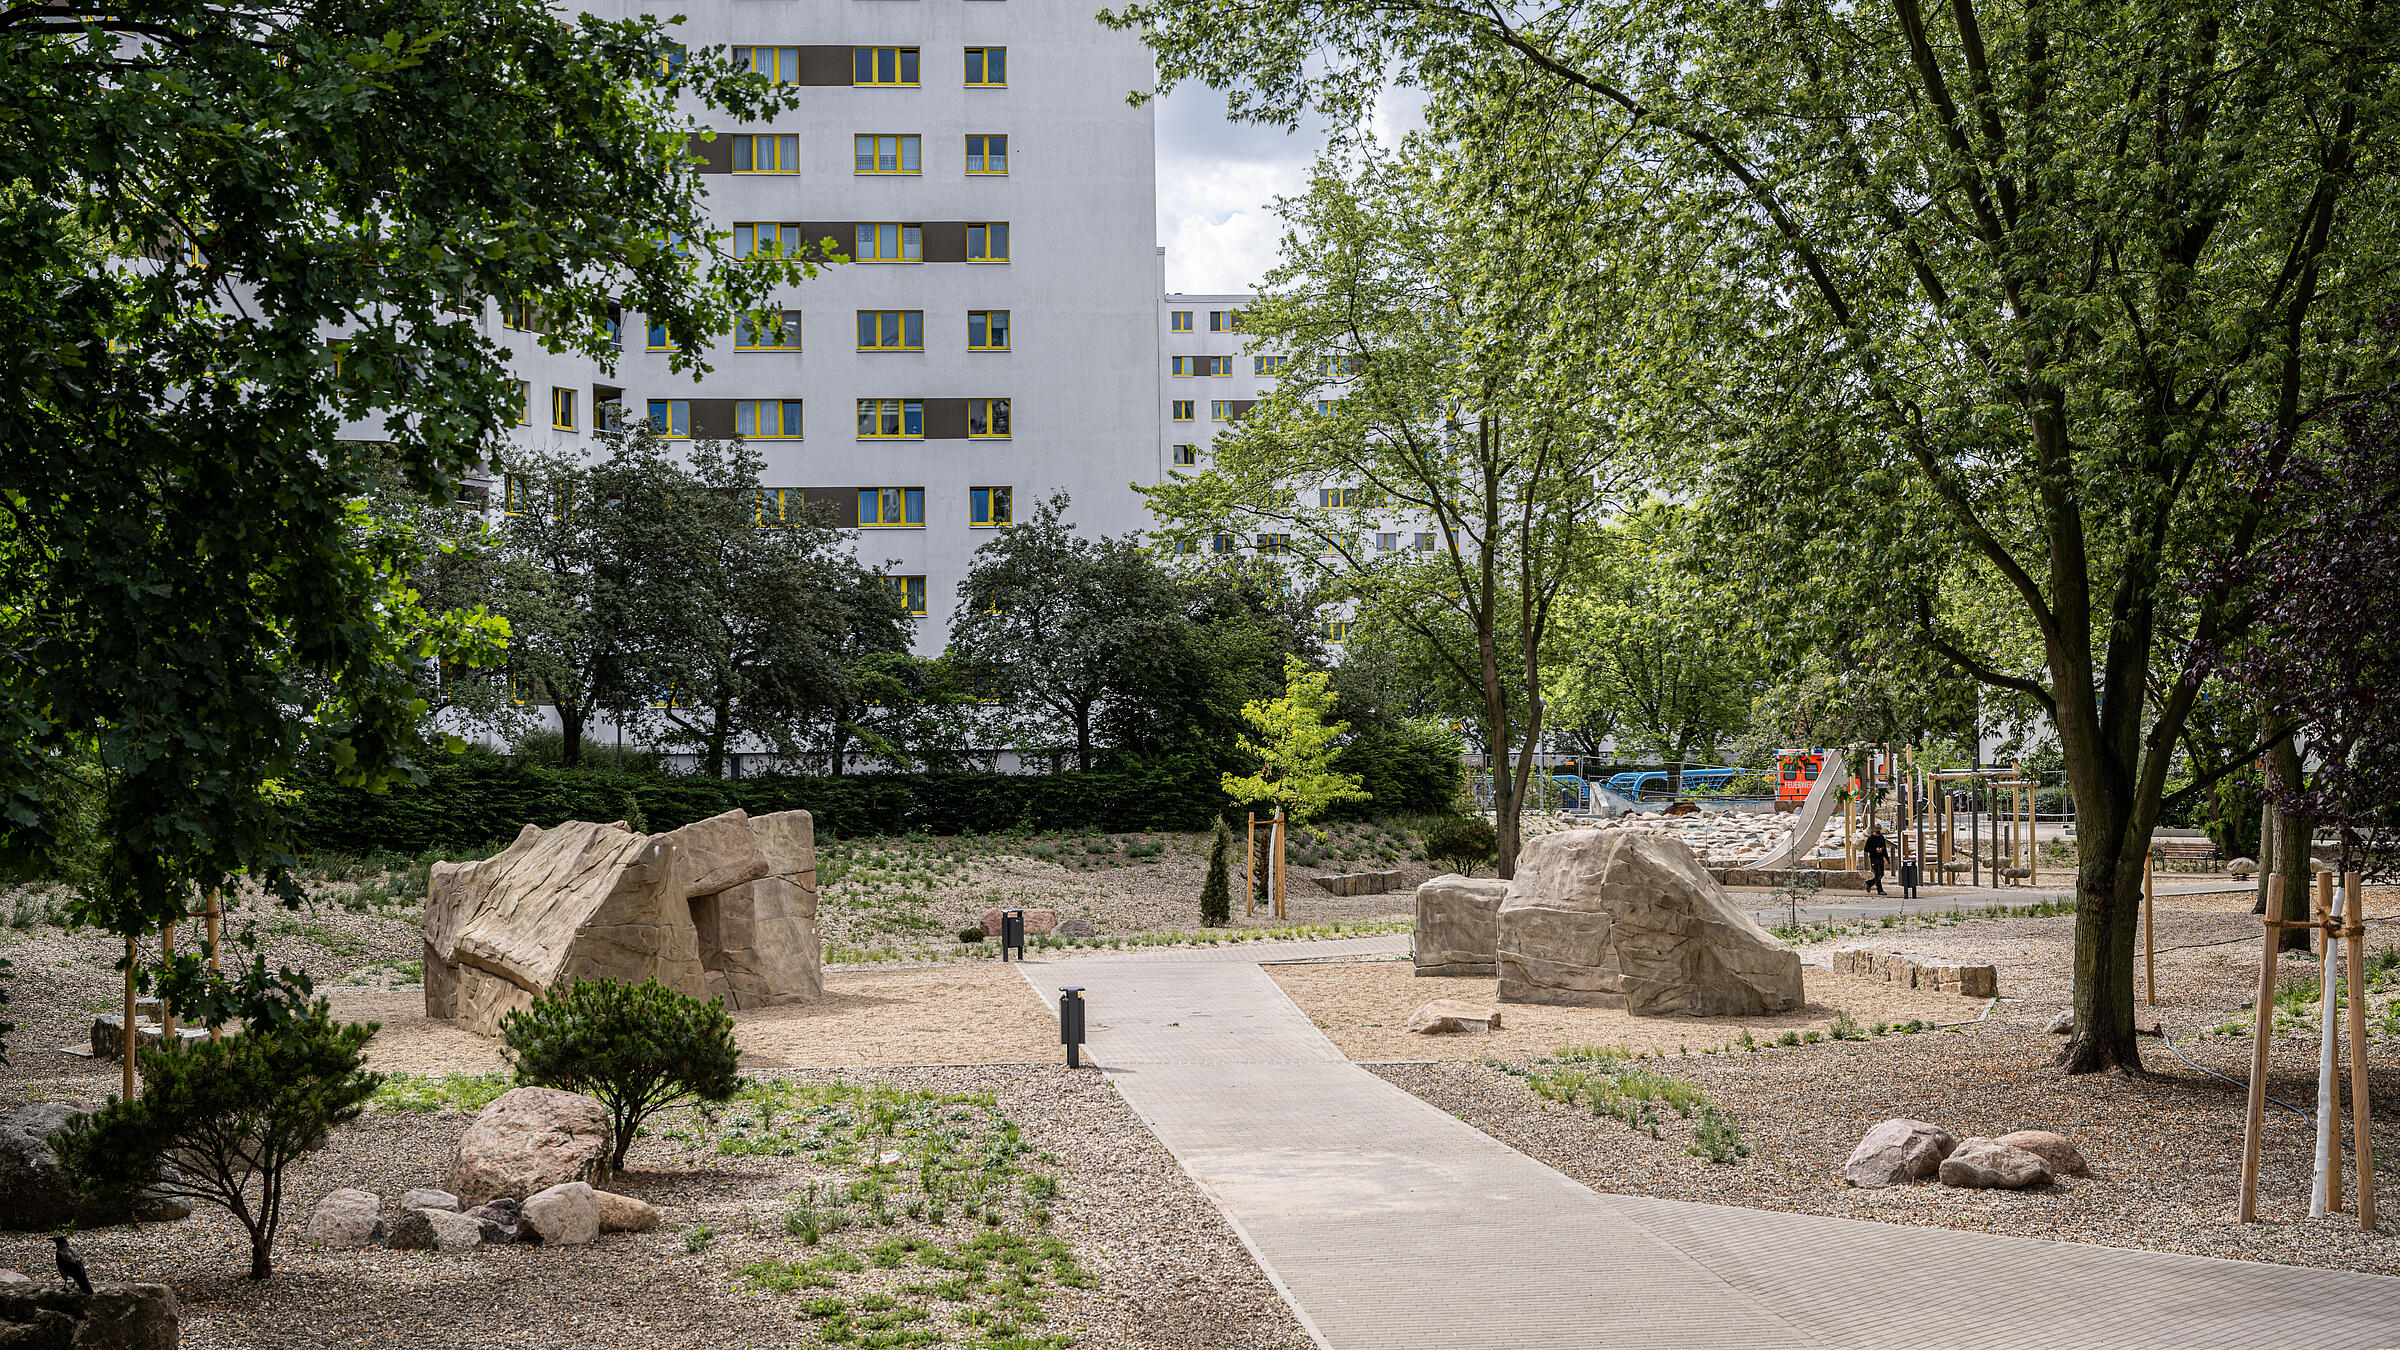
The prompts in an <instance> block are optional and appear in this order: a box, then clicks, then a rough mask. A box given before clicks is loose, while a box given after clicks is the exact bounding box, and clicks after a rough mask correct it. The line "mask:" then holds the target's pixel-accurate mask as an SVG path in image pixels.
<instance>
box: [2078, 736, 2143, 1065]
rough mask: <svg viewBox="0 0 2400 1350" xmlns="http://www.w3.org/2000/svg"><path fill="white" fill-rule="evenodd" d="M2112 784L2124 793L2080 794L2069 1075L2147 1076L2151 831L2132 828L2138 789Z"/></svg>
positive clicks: (2095, 775)
mask: <svg viewBox="0 0 2400 1350" xmlns="http://www.w3.org/2000/svg"><path fill="white" fill-rule="evenodd" d="M2072 772H2073V770H2072V766H2070V774H2072ZM2088 776H2090V777H2097V776H2098V775H2097V774H2093V775H2088ZM2110 786H2111V787H2114V788H2116V789H2117V790H2116V791H2110V790H2108V789H2106V788H2104V789H2103V790H2102V791H2100V792H2097V793H2094V794H2092V799H2088V800H2087V799H2086V797H2085V795H2084V794H2083V793H2081V792H2078V793H2077V794H2076V801H2077V803H2078V805H2077V807H2076V823H2075V851H2076V867H2075V1035H2074V1039H2073V1040H2071V1041H2069V1042H2068V1043H2067V1048H2066V1049H2065V1050H2063V1051H2061V1052H2060V1053H2059V1056H2058V1063H2059V1065H2060V1067H2062V1068H2064V1069H2065V1070H2066V1071H2067V1072H2068V1073H2098V1072H2101V1071H2102V1070H2107V1069H2121V1070H2124V1071H2126V1072H2130V1073H2140V1072H2141V1071H2142V1054H2141V1048H2140V1046H2139V1045H2138V1044H2137V1043H2136V1041H2135V1038H2134V1031H2133V998H2134V993H2133V957H2134V947H2135V943H2136V941H2137V939H2138V938H2139V937H2140V924H2141V913H2142V860H2143V857H2144V856H2145V855H2146V854H2147V852H2148V850H2149V844H2150V840H2149V831H2148V830H2147V829H2144V830H2143V831H2141V834H2142V837H2141V838H2139V839H2136V838H2134V837H2133V831H2132V830H2131V829H2129V828H2128V824H2129V820H2128V818H2129V817H2130V816H2131V815H2132V812H2131V811H2129V810H2128V809H2127V807H2129V806H2130V805H2131V804H2132V803H2131V802H2130V800H2129V799H2130V798H2131V796H2132V795H2133V794H2132V791H2131V788H2132V784H2131V783H2124V784H2112V785H2110Z"/></svg>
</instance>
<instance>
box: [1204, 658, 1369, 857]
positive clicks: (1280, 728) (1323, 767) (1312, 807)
mask: <svg viewBox="0 0 2400 1350" xmlns="http://www.w3.org/2000/svg"><path fill="white" fill-rule="evenodd" d="M1332 717H1333V690H1332V689H1331V687H1330V677H1329V676H1328V675H1327V674H1326V673H1325V672H1324V671H1321V670H1310V669H1309V668H1308V667H1307V666H1305V665H1303V664H1301V662H1300V660H1299V658H1298V657H1286V658H1285V659H1284V665H1283V694H1282V695H1281V696H1280V697H1277V698H1272V699H1262V700H1256V701H1253V702H1250V703H1245V704H1243V705H1242V720H1243V721H1245V722H1248V723H1249V724H1250V729H1251V730H1252V731H1254V732H1256V733H1257V734H1258V739H1256V740H1252V739H1251V738H1250V737H1248V736H1241V737H1237V738H1236V739H1235V741H1234V748H1235V749H1237V750H1239V751H1241V752H1242V753H1244V754H1246V755H1249V756H1252V757H1253V758H1255V759H1256V760H1257V761H1258V772H1256V773H1252V774H1231V773H1229V774H1226V775H1225V776H1224V779H1223V782H1224V785H1225V795H1227V796H1229V797H1231V798H1233V799H1234V800H1235V801H1236V802H1240V803H1242V804H1243V805H1246V806H1247V805H1256V804H1259V803H1268V804H1272V805H1275V806H1279V807H1281V808H1282V809H1283V813H1284V818H1285V819H1286V820H1288V821H1290V822H1292V823H1293V824H1295V825H1305V824H1307V823H1308V822H1309V821H1312V820H1315V819H1316V818H1317V817H1319V816H1321V815H1323V814H1325V809H1326V808H1327V807H1330V806H1332V805H1333V804H1334V803H1336V802H1352V801H1363V800H1365V799H1366V795H1367V794H1366V793H1364V792H1362V791H1360V790H1359V780H1358V779H1357V777H1356V776H1355V775H1351V774H1345V773H1336V772H1334V771H1333V767H1332V765H1333V760H1334V756H1335V755H1336V754H1337V753H1338V750H1339V745H1338V743H1339V742H1340V740H1341V737H1342V733H1343V732H1345V731H1348V730H1349V729H1350V724H1349V723H1347V722H1336V721H1333V720H1331V719H1332Z"/></svg>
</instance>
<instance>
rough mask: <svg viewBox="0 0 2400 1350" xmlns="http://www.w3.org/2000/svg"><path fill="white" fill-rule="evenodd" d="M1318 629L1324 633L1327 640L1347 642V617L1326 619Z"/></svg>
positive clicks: (1348, 624)
mask: <svg viewBox="0 0 2400 1350" xmlns="http://www.w3.org/2000/svg"><path fill="white" fill-rule="evenodd" d="M1318 631H1319V632H1321V633H1323V634H1324V636H1325V640H1326V641H1327V642H1348V641H1349V640H1350V621H1349V620H1348V619H1327V620H1326V621H1325V623H1324V625H1323V627H1322V628H1320V629H1319V630H1318Z"/></svg>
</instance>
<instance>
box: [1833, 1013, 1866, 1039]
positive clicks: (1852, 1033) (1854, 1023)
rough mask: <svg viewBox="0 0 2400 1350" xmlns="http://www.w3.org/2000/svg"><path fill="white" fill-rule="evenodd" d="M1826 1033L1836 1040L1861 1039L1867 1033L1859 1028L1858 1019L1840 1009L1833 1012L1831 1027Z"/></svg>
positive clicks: (1864, 1037)
mask: <svg viewBox="0 0 2400 1350" xmlns="http://www.w3.org/2000/svg"><path fill="white" fill-rule="evenodd" d="M1828 1034H1830V1035H1831V1036H1832V1037H1833V1038H1834V1039H1835V1040H1837V1041H1863V1040H1865V1039H1866V1038H1867V1033H1866V1032H1864V1031H1862V1030H1860V1029H1859V1025H1858V1019H1857V1018H1855V1017H1852V1016H1851V1015H1850V1014H1849V1013H1848V1012H1846V1011H1843V1010H1840V1009H1836V1010H1835V1012H1834V1014H1833V1027H1832V1028H1831V1030H1830V1032H1829V1033H1828Z"/></svg>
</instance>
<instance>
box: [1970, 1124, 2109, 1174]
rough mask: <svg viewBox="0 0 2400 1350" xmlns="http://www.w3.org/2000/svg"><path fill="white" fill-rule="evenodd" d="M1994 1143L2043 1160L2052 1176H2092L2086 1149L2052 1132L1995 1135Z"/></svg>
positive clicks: (2020, 1132)
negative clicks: (2085, 1155) (2085, 1158)
mask: <svg viewBox="0 0 2400 1350" xmlns="http://www.w3.org/2000/svg"><path fill="white" fill-rule="evenodd" d="M1992 1142H1993V1143H1995V1144H2006V1145H2007V1146H2009V1147H2010V1148H2021V1149H2023V1150H2025V1151H2026V1152H2027V1153H2030V1154H2032V1155H2033V1156H2035V1157H2037V1158H2039V1159H2041V1160H2042V1166H2044V1167H2047V1168H2049V1169H2050V1174H2051V1175H2052V1176H2059V1177H2088V1176H2090V1175H2091V1174H2092V1165H2091V1164H2090V1163H2088V1162H2086V1161H2084V1157H2083V1150H2081V1149H2079V1148H2077V1147H2075V1141H2074V1140H2072V1139H2069V1138H2067V1137H2066V1136H2065V1135H2063V1134H2058V1133H2056V1132H2054V1131H2051V1130H2017V1131H2014V1132H2012V1133H2009V1134H2003V1135H1995V1136H1993V1138H1992Z"/></svg>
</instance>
